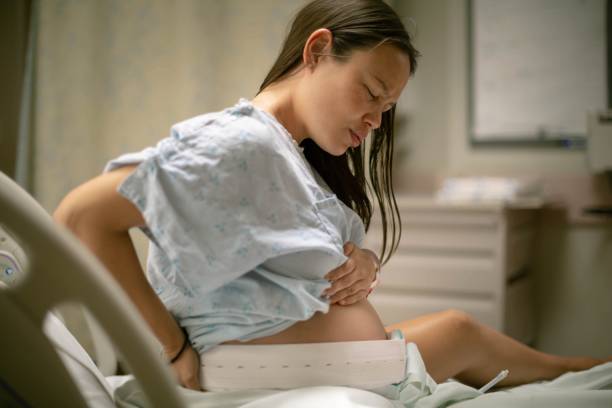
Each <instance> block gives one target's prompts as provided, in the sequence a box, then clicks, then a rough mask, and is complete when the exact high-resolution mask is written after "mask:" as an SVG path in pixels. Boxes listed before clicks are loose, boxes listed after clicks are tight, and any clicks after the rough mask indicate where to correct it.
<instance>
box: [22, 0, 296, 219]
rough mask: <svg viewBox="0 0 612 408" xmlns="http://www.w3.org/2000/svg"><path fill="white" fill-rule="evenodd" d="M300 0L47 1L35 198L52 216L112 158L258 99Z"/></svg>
mask: <svg viewBox="0 0 612 408" xmlns="http://www.w3.org/2000/svg"><path fill="white" fill-rule="evenodd" d="M304 3H305V1H298V0H290V1H288V0H275V1H273V0H258V1H249V0H224V1H217V0H178V1H162V0H87V1H81V0H61V1H60V0H45V1H42V2H40V10H39V13H40V15H39V29H38V39H37V40H38V50H37V55H36V61H37V62H36V89H35V94H36V96H35V101H36V106H35V113H34V117H33V121H34V136H33V137H34V143H33V144H34V146H33V159H32V160H33V163H32V168H33V175H32V178H33V193H34V196H35V197H36V198H37V200H38V201H39V202H40V203H41V204H42V205H43V207H45V208H46V209H47V210H48V211H49V212H51V211H53V210H54V209H55V208H56V207H57V205H58V204H59V202H60V200H61V199H62V198H63V197H64V196H65V195H66V194H67V193H68V192H69V191H70V190H71V189H73V188H74V187H76V186H77V185H79V184H81V183H82V182H84V181H86V180H87V179H90V178H92V177H94V176H95V175H97V174H99V173H100V172H101V170H102V168H103V166H104V164H105V163H106V162H107V161H108V160H110V159H111V158H113V157H115V156H117V155H119V154H121V153H126V152H130V151H135V150H140V149H142V148H144V147H146V146H149V145H152V144H155V143H156V142H157V141H158V140H159V139H161V138H163V137H166V136H167V135H168V134H169V129H170V126H171V125H172V124H174V123H176V122H178V121H181V120H184V119H187V118H189V117H192V116H195V115H198V114H201V113H205V112H210V111H216V110H220V109H223V108H225V107H227V106H230V105H233V104H234V103H236V102H237V100H238V99H239V98H240V97H246V98H249V99H251V98H252V97H253V96H254V95H255V93H256V91H257V89H258V88H259V84H260V83H261V81H263V79H264V77H265V75H266V74H267V71H268V69H269V68H270V67H271V66H272V63H273V62H274V59H275V58H276V55H277V53H278V51H279V50H280V46H281V43H282V40H283V38H284V35H285V33H286V30H288V24H289V21H290V19H291V17H292V15H293V14H294V13H295V11H297V9H299V8H300V6H301V5H302V4H304Z"/></svg>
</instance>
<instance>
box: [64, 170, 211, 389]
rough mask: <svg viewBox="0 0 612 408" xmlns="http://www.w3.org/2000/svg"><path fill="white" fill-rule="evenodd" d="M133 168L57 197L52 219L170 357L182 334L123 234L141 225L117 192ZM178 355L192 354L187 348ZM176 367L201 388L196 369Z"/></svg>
mask: <svg viewBox="0 0 612 408" xmlns="http://www.w3.org/2000/svg"><path fill="white" fill-rule="evenodd" d="M134 167H135V166H126V167H122V168H119V169H117V170H115V171H112V172H109V173H105V174H103V175H100V176H98V177H96V178H94V179H92V180H90V181H88V182H86V183H84V184H82V185H81V186H79V187H77V188H76V189H74V190H73V191H71V192H70V193H69V194H68V195H67V196H66V197H65V198H64V199H63V200H62V202H61V203H60V205H59V206H58V208H57V209H56V210H55V212H54V213H53V218H54V219H55V221H57V222H58V223H60V224H63V225H64V226H66V227H67V228H68V229H69V230H71V231H72V232H73V233H74V234H75V235H76V236H77V237H78V238H79V239H80V240H81V241H82V242H83V243H84V244H85V245H86V246H87V247H88V248H89V249H90V250H91V251H92V252H93V253H94V254H95V255H96V256H97V257H98V259H99V260H100V261H101V262H102V263H103V264H104V266H106V268H107V269H108V270H109V271H110V272H111V274H112V275H113V277H114V278H115V279H116V280H117V281H118V282H119V284H120V285H121V287H122V288H123V289H124V290H125V292H126V293H127V294H128V296H129V298H130V299H131V300H132V302H134V304H135V305H136V307H137V308H138V310H139V311H140V313H141V315H142V316H143V317H144V319H145V321H146V322H147V323H148V325H149V327H150V328H151V329H152V331H153V333H154V334H155V336H156V337H157V339H158V340H159V341H160V343H161V344H162V347H163V349H164V353H165V354H166V356H168V357H169V358H171V357H173V356H175V355H176V354H177V353H178V352H179V350H181V346H182V345H183V342H184V334H183V332H182V331H181V329H180V328H179V326H178V324H177V323H176V321H175V320H174V318H173V317H172V315H171V314H170V313H169V312H168V310H167V309H166V307H165V306H164V304H163V303H162V302H161V300H160V299H159V297H158V296H157V295H156V294H155V292H154V291H153V288H151V286H150V285H149V282H148V281H147V279H146V276H145V274H144V272H143V270H142V267H141V266H140V263H139V261H138V257H137V256H136V251H135V249H134V245H133V243H132V240H131V238H130V236H129V234H128V230H129V229H130V228H132V227H138V226H144V225H145V221H144V219H143V217H142V214H141V213H140V211H139V210H138V209H137V208H136V207H135V206H134V205H133V204H132V203H131V202H130V201H129V200H127V199H125V198H124V197H123V196H121V195H120V194H119V193H117V187H118V186H119V185H120V184H121V182H122V181H123V180H124V179H125V178H126V177H127V176H128V175H129V174H130V173H131V172H132V171H133V170H134ZM182 354H195V352H194V351H193V349H191V348H189V350H187V352H183V353H182ZM192 357H193V356H192ZM196 357H197V355H196ZM181 360H183V356H181V358H180V359H178V360H177V362H176V365H181V364H185V363H181ZM192 364H193V362H191V364H190V365H192ZM175 371H177V373H178V374H179V381H180V382H181V384H182V385H184V386H186V387H188V388H195V389H199V388H200V386H199V382H198V381H197V372H198V371H197V369H186V370H182V369H180V368H179V367H175ZM194 371H195V373H193V372H194ZM181 372H184V373H188V372H190V373H191V374H181ZM194 374H195V376H194ZM181 377H182V378H181ZM186 377H190V378H186Z"/></svg>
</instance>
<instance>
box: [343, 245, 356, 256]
mask: <svg viewBox="0 0 612 408" xmlns="http://www.w3.org/2000/svg"><path fill="white" fill-rule="evenodd" d="M353 250H355V244H353V243H352V242H351V241H348V242H347V243H346V244H344V255H346V256H349V255H350V254H351V253H352V252H353Z"/></svg>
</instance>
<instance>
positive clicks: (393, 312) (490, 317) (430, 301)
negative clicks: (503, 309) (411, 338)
mask: <svg viewBox="0 0 612 408" xmlns="http://www.w3.org/2000/svg"><path fill="white" fill-rule="evenodd" d="M368 300H369V301H370V303H371V304H372V306H374V308H375V309H376V311H377V312H378V315H379V316H380V319H381V320H382V322H383V324H384V325H389V324H393V323H398V322H401V321H402V320H410V319H414V318H416V317H419V316H422V315H425V314H429V313H435V312H440V311H443V310H448V309H458V310H462V311H464V312H466V313H468V314H469V315H471V316H472V317H474V318H475V319H476V320H478V321H480V322H481V323H484V324H486V325H488V326H491V327H493V328H495V329H497V330H500V329H501V322H500V321H498V320H499V319H498V318H497V317H496V316H495V313H494V310H495V306H494V300H493V299H477V298H476V299H470V298H460V297H457V298H454V297H450V296H435V295H423V294H414V295H413V294H410V295H407V294H397V293H387V292H385V291H383V290H382V289H380V290H379V289H377V290H376V292H374V293H372V295H371V296H370V297H369V298H368Z"/></svg>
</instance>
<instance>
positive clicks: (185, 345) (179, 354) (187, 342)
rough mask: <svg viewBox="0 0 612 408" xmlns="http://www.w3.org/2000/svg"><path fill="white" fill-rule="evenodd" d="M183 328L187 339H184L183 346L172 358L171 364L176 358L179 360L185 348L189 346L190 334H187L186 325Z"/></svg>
mask: <svg viewBox="0 0 612 408" xmlns="http://www.w3.org/2000/svg"><path fill="white" fill-rule="evenodd" d="M181 330H182V331H183V334H184V335H185V340H184V341H183V345H182V346H181V349H180V350H179V351H178V353H176V355H175V356H174V357H172V359H171V360H170V364H173V363H174V362H175V361H176V360H178V358H179V357H180V356H181V354H183V351H185V349H186V348H187V345H188V344H189V335H188V334H187V330H185V328H184V327H181Z"/></svg>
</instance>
